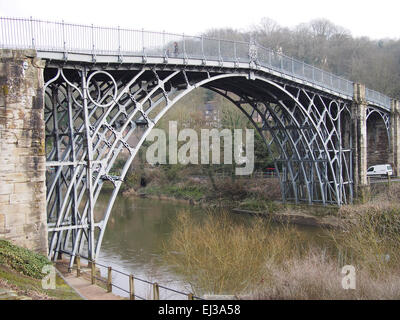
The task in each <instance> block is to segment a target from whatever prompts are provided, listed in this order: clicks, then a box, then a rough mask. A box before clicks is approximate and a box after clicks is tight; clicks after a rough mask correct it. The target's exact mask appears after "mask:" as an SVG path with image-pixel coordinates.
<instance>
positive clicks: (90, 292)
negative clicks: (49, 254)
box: [56, 261, 124, 300]
mask: <svg viewBox="0 0 400 320" xmlns="http://www.w3.org/2000/svg"><path fill="white" fill-rule="evenodd" d="M56 269H57V270H58V271H59V272H60V274H61V275H62V277H63V278H64V281H65V282H66V283H67V284H68V285H69V286H70V287H71V288H73V289H74V290H75V291H76V293H78V294H79V295H80V296H81V297H82V298H83V299H85V300H124V298H123V297H120V296H117V295H115V294H113V293H111V292H107V290H106V289H104V288H102V287H100V286H99V285H97V284H92V283H91V280H90V277H89V276H85V274H86V275H89V274H90V268H83V267H82V268H81V270H82V275H81V276H80V277H77V276H76V270H74V271H75V272H74V271H72V272H68V262H67V261H57V263H56Z"/></svg>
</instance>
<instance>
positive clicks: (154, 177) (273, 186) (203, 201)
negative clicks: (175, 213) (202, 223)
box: [123, 169, 400, 228]
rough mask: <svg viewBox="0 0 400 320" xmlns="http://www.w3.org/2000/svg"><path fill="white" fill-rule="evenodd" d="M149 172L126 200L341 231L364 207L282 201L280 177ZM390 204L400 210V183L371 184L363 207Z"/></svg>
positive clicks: (133, 188) (154, 170) (131, 187)
mask: <svg viewBox="0 0 400 320" xmlns="http://www.w3.org/2000/svg"><path fill="white" fill-rule="evenodd" d="M149 172H150V173H147V177H148V183H147V185H146V186H140V185H138V184H137V183H136V185H135V184H134V183H133V184H131V185H130V186H129V187H127V188H126V189H125V190H124V191H123V195H124V196H125V197H137V196H139V197H148V198H153V199H158V200H168V201H176V202H180V203H186V204H190V205H195V206H200V207H203V208H225V209H227V210H231V211H233V212H235V213H238V214H239V213H240V214H251V215H259V216H262V217H267V218H269V219H272V220H273V221H277V222H284V223H293V224H299V225H306V226H316V227H323V228H341V226H342V225H343V223H346V222H347V220H349V221H352V219H353V218H354V217H353V216H354V214H353V213H354V212H353V211H357V210H358V208H359V207H360V206H361V204H357V203H356V204H353V205H347V206H343V207H341V208H339V207H337V206H334V205H327V206H322V205H315V204H314V205H312V206H309V205H294V204H288V203H286V204H284V203H282V202H281V200H280V189H279V182H278V180H277V178H274V177H269V178H257V176H256V177H253V178H245V177H235V178H234V179H233V178H232V177H222V178H221V177H214V178H213V179H209V178H207V177H199V176H192V175H188V174H183V176H182V177H179V178H174V179H172V177H171V179H169V180H168V179H163V178H160V175H162V174H161V172H162V171H161V170H160V169H151V170H150V171H149ZM376 204H388V205H390V206H392V207H400V184H399V183H392V184H391V185H390V186H388V185H386V184H382V185H371V190H370V194H369V199H368V201H367V202H366V203H364V204H362V206H363V207H366V206H367V207H368V206H375V205H376Z"/></svg>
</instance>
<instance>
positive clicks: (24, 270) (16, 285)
mask: <svg viewBox="0 0 400 320" xmlns="http://www.w3.org/2000/svg"><path fill="white" fill-rule="evenodd" d="M48 264H50V262H49V260H48V259H47V258H46V257H45V256H43V255H41V254H38V253H35V252H33V251H30V250H28V249H25V248H21V247H18V246H15V245H13V244H11V243H10V242H9V241H5V240H0V288H5V289H10V290H11V289H12V290H14V291H16V292H18V295H24V296H28V297H30V298H32V299H60V300H76V299H81V298H80V297H79V296H78V295H77V294H76V293H75V291H73V289H71V288H70V287H69V286H68V285H67V284H66V283H65V282H64V280H63V279H62V278H60V277H59V276H58V275H56V289H43V288H42V280H41V279H42V278H43V277H44V276H45V275H44V274H43V273H42V272H41V271H42V268H43V267H44V266H45V265H48Z"/></svg>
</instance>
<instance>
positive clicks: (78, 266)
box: [70, 255, 204, 300]
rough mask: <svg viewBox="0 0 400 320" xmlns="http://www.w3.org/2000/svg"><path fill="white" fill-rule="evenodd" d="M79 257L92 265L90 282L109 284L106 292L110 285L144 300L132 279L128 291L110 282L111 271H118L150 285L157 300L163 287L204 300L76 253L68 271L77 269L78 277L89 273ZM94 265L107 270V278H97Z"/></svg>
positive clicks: (193, 298) (109, 289)
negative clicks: (137, 291) (82, 266)
mask: <svg viewBox="0 0 400 320" xmlns="http://www.w3.org/2000/svg"><path fill="white" fill-rule="evenodd" d="M81 258H82V259H84V260H87V261H88V263H90V264H91V265H92V268H91V271H90V277H91V279H92V284H94V282H95V280H99V281H101V282H103V283H105V284H106V285H107V286H108V285H109V286H110V287H109V288H108V289H107V290H108V292H111V288H112V287H115V288H117V289H119V290H121V291H123V292H125V293H127V294H129V295H130V298H131V299H133V298H139V299H141V300H146V299H145V298H143V297H141V296H139V295H137V294H136V293H135V291H134V287H133V281H132V287H131V286H130V288H129V291H128V290H126V289H124V288H122V287H119V286H117V285H116V284H115V283H112V276H111V272H116V273H119V274H121V275H124V276H126V277H128V279H129V280H130V279H133V280H136V281H140V282H143V283H146V284H148V285H150V286H152V287H153V289H155V290H157V294H156V295H155V296H154V297H153V298H154V299H157V300H158V299H159V297H160V296H159V293H158V290H159V288H161V289H164V290H167V291H170V292H174V293H177V294H180V295H182V296H185V297H187V298H188V299H189V300H204V299H203V298H200V297H197V296H195V295H193V294H192V293H186V292H182V291H179V290H176V289H172V288H168V287H166V286H164V285H160V284H158V283H157V282H152V281H148V280H145V279H141V278H138V277H136V276H133V275H132V274H128V273H126V272H123V271H120V270H117V269H114V268H111V267H109V266H106V265H103V264H101V263H99V262H94V261H92V260H90V259H88V258H86V257H84V256H80V255H77V256H76V257H75V260H76V264H77V265H76V266H75V267H72V268H71V269H70V271H72V270H73V269H75V270H76V271H77V277H79V276H80V275H81V274H82V273H86V274H89V273H87V272H84V271H83V270H82V268H81V262H80V260H81ZM95 267H103V268H105V269H106V270H108V279H107V280H106V279H104V278H99V277H97V276H96V271H95Z"/></svg>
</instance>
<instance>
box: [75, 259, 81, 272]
mask: <svg viewBox="0 0 400 320" xmlns="http://www.w3.org/2000/svg"><path fill="white" fill-rule="evenodd" d="M75 259H76V276H77V277H80V276H81V256H80V255H79V254H78V255H77V256H76V258H75Z"/></svg>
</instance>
